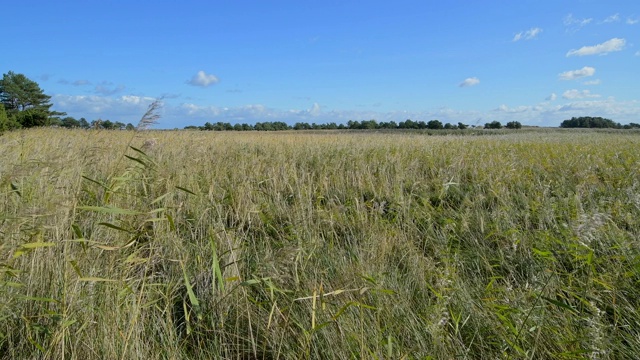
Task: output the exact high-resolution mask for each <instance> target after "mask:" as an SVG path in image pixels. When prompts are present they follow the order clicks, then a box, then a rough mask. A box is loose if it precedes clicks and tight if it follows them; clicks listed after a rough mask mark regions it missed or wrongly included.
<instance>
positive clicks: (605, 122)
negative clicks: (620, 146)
mask: <svg viewBox="0 0 640 360" xmlns="http://www.w3.org/2000/svg"><path fill="white" fill-rule="evenodd" d="M560 127H562V128H599V129H603V128H613V129H638V128H640V124H636V123H629V124H628V125H620V123H617V122H614V121H613V120H611V119H605V118H602V117H591V116H581V117H572V118H571V119H570V120H564V121H563V122H562V123H561V124H560Z"/></svg>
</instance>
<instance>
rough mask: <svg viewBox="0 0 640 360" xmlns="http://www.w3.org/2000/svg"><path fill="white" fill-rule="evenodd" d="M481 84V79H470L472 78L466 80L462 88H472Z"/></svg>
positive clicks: (461, 84)
mask: <svg viewBox="0 0 640 360" xmlns="http://www.w3.org/2000/svg"><path fill="white" fill-rule="evenodd" d="M478 84H480V79H478V78H477V77H470V78H466V79H464V81H463V82H461V83H460V85H458V86H460V87H470V86H475V85H478Z"/></svg>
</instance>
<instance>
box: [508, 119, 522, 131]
mask: <svg viewBox="0 0 640 360" xmlns="http://www.w3.org/2000/svg"><path fill="white" fill-rule="evenodd" d="M505 127H506V128H507V129H522V124H521V123H520V122H519V121H509V122H508V123H507V125H505Z"/></svg>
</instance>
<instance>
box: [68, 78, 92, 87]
mask: <svg viewBox="0 0 640 360" xmlns="http://www.w3.org/2000/svg"><path fill="white" fill-rule="evenodd" d="M71 85H73V86H85V85H91V81H89V80H84V79H83V80H76V81H74V82H72V83H71Z"/></svg>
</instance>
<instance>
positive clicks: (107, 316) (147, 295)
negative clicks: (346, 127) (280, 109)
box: [0, 116, 640, 359]
mask: <svg viewBox="0 0 640 360" xmlns="http://www.w3.org/2000/svg"><path fill="white" fill-rule="evenodd" d="M146 118H147V119H149V120H150V121H149V122H152V121H153V117H152V116H148V117H146ZM127 134H128V135H127V136H123V135H122V133H121V132H114V131H81V130H68V129H45V128H39V129H29V130H18V131H13V132H9V133H6V134H5V135H4V136H2V137H0V153H2V154H3V157H2V159H1V161H0V236H1V237H2V241H1V242H0V255H2V257H1V259H0V359H34V358H44V359H104V358H109V359H143V358H144V359H214V358H220V359H222V358H224V359H332V358H339V359H351V358H356V359H358V358H368V359H401V358H404V359H453V358H469V359H513V358H522V359H525V358H527V359H580V358H602V359H607V358H610V359H622V358H635V357H637V354H639V353H640V314H639V312H638V309H639V308H640V287H639V286H638V285H639V284H638V283H639V281H640V246H639V243H638V239H640V218H639V217H638V213H639V210H640V196H639V195H638V194H640V183H639V182H638V179H640V174H639V169H640V151H639V150H640V136H638V133H637V132H635V131H630V132H620V131H616V132H601V131H600V132H596V131H581V132H566V131H557V130H556V131H544V132H536V131H532V130H530V131H523V132H519V131H518V132H515V131H511V132H507V131H506V130H505V131H504V132H498V133H497V134H496V135H494V136H486V137H485V136H473V137H470V136H464V137H463V136H440V137H433V136H424V135H423V134H419V133H407V132H405V133H399V132H391V133H376V132H370V133H367V132H348V133H344V132H343V133H334V132H293V131H291V132H279V133H265V132H251V133H224V134H222V133H212V132H188V131H181V132H168V131H162V132H153V131H136V132H130V133H127Z"/></svg>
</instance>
